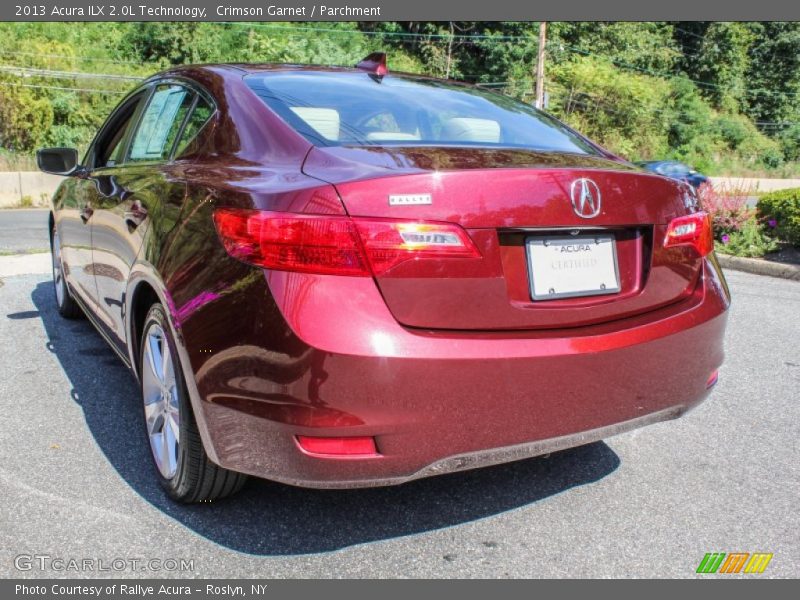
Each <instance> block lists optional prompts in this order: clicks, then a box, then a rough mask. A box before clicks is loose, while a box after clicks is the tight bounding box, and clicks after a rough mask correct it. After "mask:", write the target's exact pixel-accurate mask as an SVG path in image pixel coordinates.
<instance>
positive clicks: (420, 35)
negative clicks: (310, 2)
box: [224, 21, 535, 41]
mask: <svg viewBox="0 0 800 600" xmlns="http://www.w3.org/2000/svg"><path fill="white" fill-rule="evenodd" d="M224 24H226V25H231V26H233V27H242V28H250V29H253V28H256V29H272V30H276V31H306V32H310V31H313V32H318V33H333V34H346V35H367V36H380V37H398V38H414V39H423V40H426V39H441V40H445V41H446V40H449V39H451V38H454V39H460V40H464V41H471V40H494V41H535V37H534V36H531V37H528V36H524V35H503V34H497V35H496V34H486V33H482V34H478V33H476V34H468V33H456V34H453V35H450V34H449V33H412V32H408V31H362V30H359V29H335V28H332V27H303V26H285V25H271V24H269V23H236V22H233V21H225V22H224Z"/></svg>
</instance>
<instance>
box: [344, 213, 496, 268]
mask: <svg viewBox="0 0 800 600" xmlns="http://www.w3.org/2000/svg"><path fill="white" fill-rule="evenodd" d="M353 221H354V222H355V224H356V228H357V229H358V233H359V235H360V237H361V242H362V243H363V244H364V249H365V251H366V253H367V260H368V261H369V264H370V266H371V267H372V272H373V273H375V275H381V274H382V273H385V272H386V271H388V270H389V269H391V268H392V267H394V266H397V265H399V264H400V263H402V262H405V261H407V260H414V259H418V258H478V257H480V253H479V252H478V249H477V248H476V247H475V244H473V243H472V240H471V239H470V238H469V236H468V235H467V232H466V231H464V230H463V229H462V228H461V227H459V226H458V225H453V224H452V223H424V222H423V223H420V222H413V221H386V220H383V219H354V220H353Z"/></svg>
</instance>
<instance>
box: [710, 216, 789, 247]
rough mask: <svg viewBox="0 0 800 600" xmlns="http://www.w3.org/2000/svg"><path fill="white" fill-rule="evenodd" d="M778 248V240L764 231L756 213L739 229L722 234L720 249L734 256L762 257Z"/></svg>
mask: <svg viewBox="0 0 800 600" xmlns="http://www.w3.org/2000/svg"><path fill="white" fill-rule="evenodd" d="M777 249H778V242H777V241H776V240H774V239H773V238H771V237H769V235H767V234H766V233H765V232H764V228H763V226H762V225H761V224H760V223H759V222H758V220H757V219H756V217H755V215H751V216H750V218H748V219H747V220H746V221H745V222H744V223H743V224H742V227H741V229H740V230H739V231H734V232H733V233H731V234H726V235H723V236H722V247H721V248H720V251H722V252H724V253H725V254H733V255H734V256H746V257H761V256H764V255H765V254H769V253H770V252H775V251H776V250H777Z"/></svg>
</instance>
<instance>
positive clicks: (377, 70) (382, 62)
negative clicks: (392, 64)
mask: <svg viewBox="0 0 800 600" xmlns="http://www.w3.org/2000/svg"><path fill="white" fill-rule="evenodd" d="M356 69H361V70H362V71H366V72H367V73H369V75H370V77H372V78H373V79H374V80H375V81H377V82H378V83H380V82H381V79H383V76H384V75H386V74H388V73H389V69H388V68H387V67H386V52H373V53H372V54H370V55H369V56H367V57H366V58H365V59H363V60H362V61H361V62H360V63H358V64H357V65H356Z"/></svg>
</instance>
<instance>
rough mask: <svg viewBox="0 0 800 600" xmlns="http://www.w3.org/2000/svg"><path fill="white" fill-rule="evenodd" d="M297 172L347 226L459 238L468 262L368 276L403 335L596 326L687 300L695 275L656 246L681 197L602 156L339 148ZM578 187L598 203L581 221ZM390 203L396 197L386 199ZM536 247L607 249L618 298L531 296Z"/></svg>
mask: <svg viewBox="0 0 800 600" xmlns="http://www.w3.org/2000/svg"><path fill="white" fill-rule="evenodd" d="M304 170H305V172H306V173H307V174H309V175H312V176H314V177H317V178H319V179H323V180H325V181H327V182H329V183H332V184H333V185H335V186H336V188H337V190H338V192H339V194H340V196H341V198H342V201H343V202H344V205H345V207H346V209H347V211H348V213H349V214H350V216H352V217H370V218H376V217H377V218H386V219H396V220H419V221H439V222H447V223H455V224H458V225H460V226H461V227H463V228H464V229H465V230H466V231H467V232H468V234H469V236H470V238H471V239H472V241H473V242H474V243H475V245H476V246H477V248H478V250H479V252H480V257H479V258H458V259H453V258H441V259H435V258H434V259H428V258H426V259H423V260H414V261H408V262H405V263H402V264H399V265H397V266H396V267H394V268H392V269H390V270H389V271H387V272H386V273H383V274H381V275H380V276H378V277H376V282H377V284H378V286H379V288H380V290H381V293H382V294H383V297H384V299H385V301H386V303H387V305H388V307H389V309H390V310H391V311H392V313H393V315H394V316H395V318H396V319H397V320H398V321H399V322H400V323H402V324H404V325H406V326H409V327H418V328H426V329H455V330H503V329H547V328H560V327H576V326H583V325H591V324H597V323H602V322H605V321H609V320H613V319H619V318H623V317H626V316H631V315H635V314H639V313H642V312H646V311H649V310H654V309H656V308H658V307H662V306H665V305H667V304H670V303H673V302H676V301H678V300H680V299H682V298H684V297H686V296H688V295H689V294H690V293H691V291H692V290H693V289H694V286H695V284H696V281H697V277H698V275H699V272H700V265H701V261H700V258H699V256H697V255H696V254H693V253H692V251H691V249H687V248H670V249H665V248H663V244H662V241H663V239H664V235H665V232H666V226H667V224H668V223H669V222H670V221H671V220H672V219H673V218H675V217H677V216H680V215H683V214H686V212H687V207H686V204H687V198H686V196H685V195H686V193H687V191H686V189H685V188H684V187H682V186H681V185H679V184H676V183H675V182H672V181H670V180H667V179H665V178H662V177H658V176H653V175H649V174H646V173H643V172H640V171H639V170H637V169H635V168H634V167H631V166H630V165H628V164H627V163H622V162H617V161H614V160H611V159H608V158H600V157H593V156H584V155H573V154H559V153H539V152H528V151H514V150H493V149H492V150H489V149H481V148H386V147H381V148H378V147H375V148H373V147H366V148H342V147H338V148H325V149H320V148H315V149H314V150H312V151H311V153H310V155H309V158H308V160H307V161H306V164H305V167H304ZM586 181H588V182H589V183H587V184H585V183H581V182H586ZM576 182H578V183H576ZM576 185H577V186H578V187H577V188H576ZM586 186H588V189H589V193H590V194H589V195H590V196H592V198H591V199H590V202H589V203H588V204H590V205H592V203H593V202H598V203H599V207H598V210H597V214H596V215H594V216H590V217H588V218H587V215H586V214H584V215H583V216H582V215H581V214H579V213H580V212H581V210H579V209H582V210H583V211H584V212H587V211H586V206H583V207H581V206H580V204H581V194H582V193H583V194H585V191H586V190H585V187H586ZM390 197H393V198H395V199H397V198H400V199H401V200H402V199H405V200H404V201H402V202H399V203H398V202H396V201H395V202H391V201H390ZM584 204H586V203H585V202H584ZM588 212H592V211H588ZM545 241H547V242H548V243H563V244H564V245H566V246H569V245H570V243H571V242H575V243H578V244H581V243H587V242H588V243H597V244H600V243H610V244H611V245H612V246H613V251H610V252H613V254H615V259H616V264H615V265H614V268H615V270H616V284H617V287H618V291H614V292H613V293H611V292H610V290H611V289H612V284H611V283H610V282H609V285H608V286H607V288H608V289H606V290H602V291H597V293H594V294H591V295H590V294H588V293H583V292H581V293H578V294H577V295H560V294H557V293H556V294H554V295H552V296H551V297H545V298H536V299H534V296H535V295H536V294H535V293H534V287H533V286H532V281H534V280H536V281H537V282H540V281H544V280H545V276H544V271H543V269H545V268H551V267H552V265H553V263H544V262H542V259H539V262H538V263H537V262H536V261H532V260H531V253H533V252H535V251H534V250H533V248H532V247H533V246H534V245H536V244H544V243H545ZM573 246H574V244H573ZM539 250H541V248H539ZM536 252H538V250H536ZM604 260H605V259H604ZM537 277H539V279H537ZM550 289H551V290H552V288H550ZM614 289H616V288H614ZM546 293H547V292H545V295H546Z"/></svg>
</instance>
